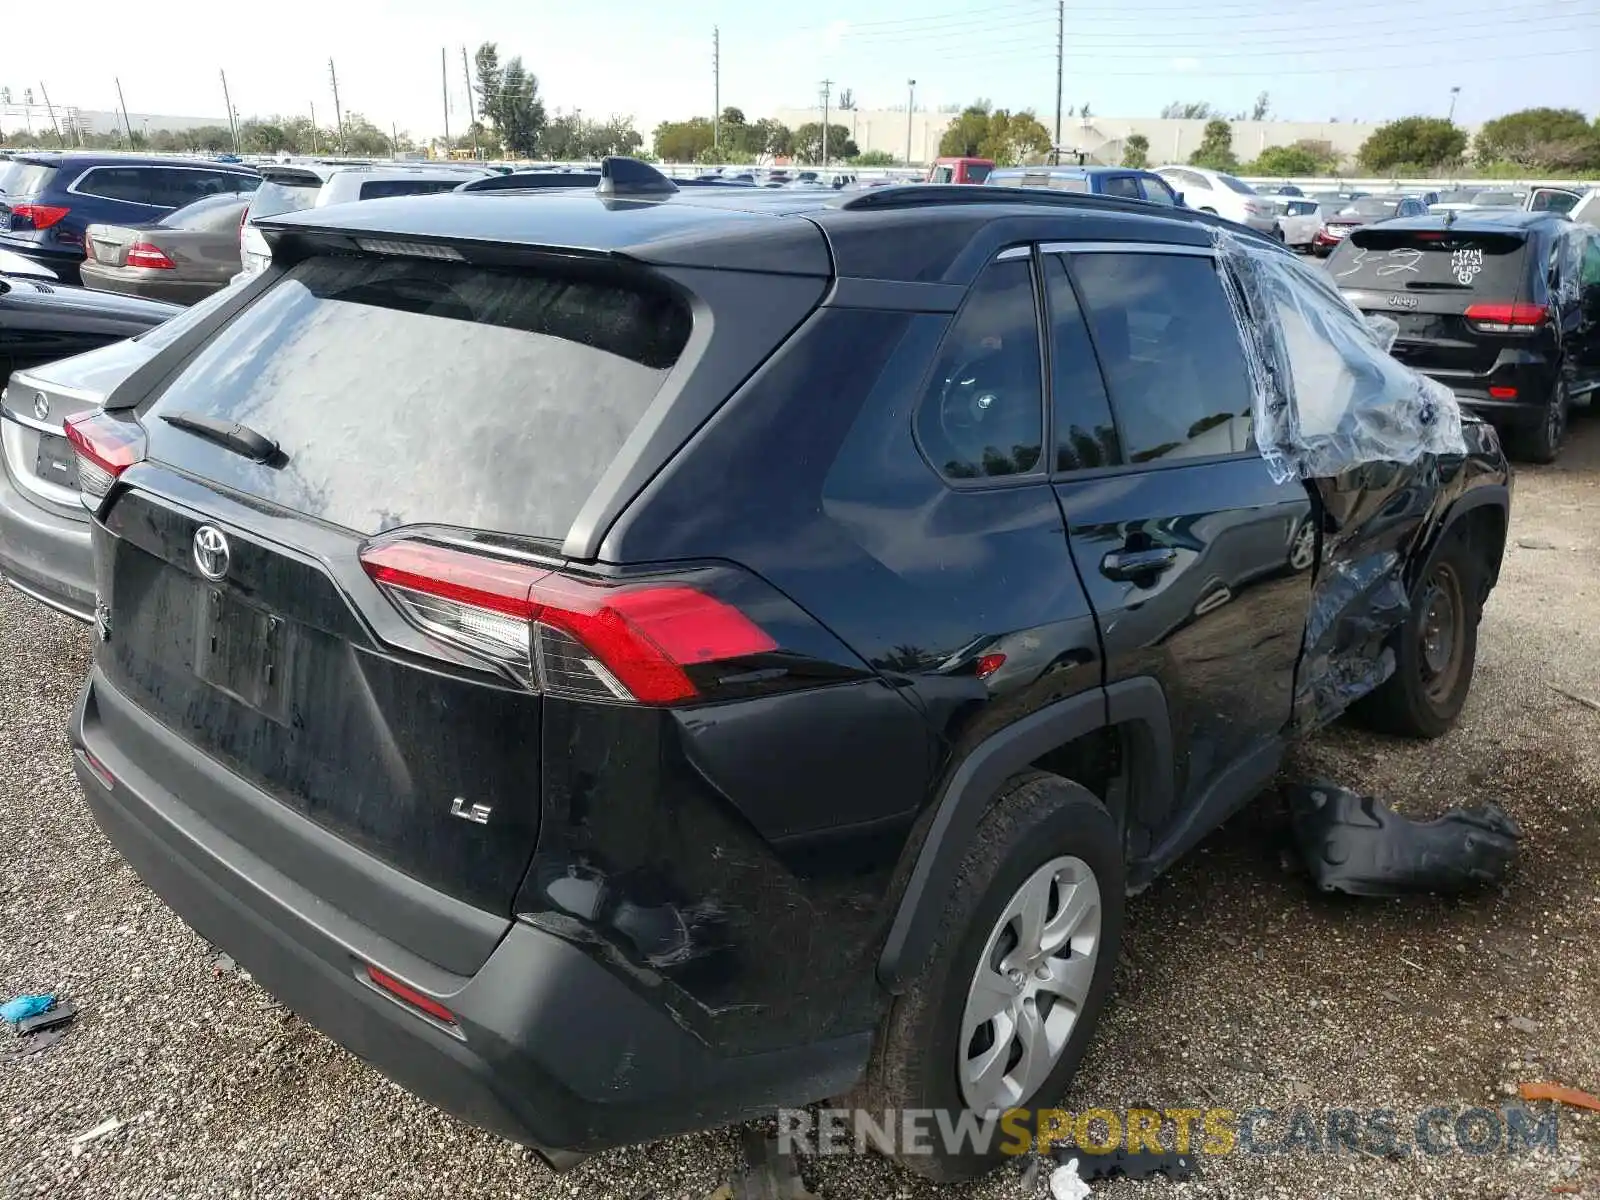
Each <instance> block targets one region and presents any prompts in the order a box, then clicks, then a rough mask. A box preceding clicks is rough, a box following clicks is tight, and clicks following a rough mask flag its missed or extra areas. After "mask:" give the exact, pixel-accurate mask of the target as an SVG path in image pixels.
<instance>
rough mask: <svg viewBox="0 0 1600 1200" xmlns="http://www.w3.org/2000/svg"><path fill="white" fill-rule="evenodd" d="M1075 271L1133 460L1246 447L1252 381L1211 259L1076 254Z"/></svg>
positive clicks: (1124, 441) (1126, 449) (1126, 447)
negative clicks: (1250, 382)
mask: <svg viewBox="0 0 1600 1200" xmlns="http://www.w3.org/2000/svg"><path fill="white" fill-rule="evenodd" d="M1072 270H1073V272H1074V274H1075V275H1076V277H1077V281H1078V286H1079V289H1080V290H1081V292H1082V294H1083V303H1084V307H1085V309H1086V310H1087V313H1088V317H1089V325H1090V328H1091V329H1092V330H1093V331H1094V338H1095V345H1096V348H1097V349H1098V350H1099V352H1100V362H1101V364H1102V366H1103V367H1104V368H1105V375H1106V380H1107V383H1108V384H1109V386H1110V391H1111V402H1112V404H1113V405H1114V407H1115V409H1116V414H1117V426H1118V429H1119V431H1120V433H1121V441H1122V447H1123V451H1124V453H1125V454H1126V456H1127V460H1128V461H1129V462H1135V463H1140V462H1152V461H1154V460H1156V459H1169V458H1190V457H1200V456H1207V455H1213V454H1230V453H1233V452H1235V451H1239V450H1243V449H1245V448H1246V446H1247V445H1248V437H1249V412H1250V385H1249V379H1248V376H1247V375H1246V373H1245V364H1244V352H1243V349H1242V347H1241V346H1240V342H1239V328H1238V325H1237V323H1236V322H1235V321H1234V318H1233V312H1232V310H1231V309H1230V308H1229V307H1228V302H1227V300H1226V298H1225V297H1224V296H1223V294H1222V285H1221V283H1220V282H1219V281H1218V279H1217V270H1216V267H1215V266H1214V265H1213V263H1212V260H1211V259H1210V258H1203V257H1199V256H1195V255H1176V254H1171V255H1169V254H1081V255H1075V256H1073V262H1072Z"/></svg>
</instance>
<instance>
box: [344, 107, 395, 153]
mask: <svg viewBox="0 0 1600 1200" xmlns="http://www.w3.org/2000/svg"><path fill="white" fill-rule="evenodd" d="M392 147H393V143H391V142H390V140H389V134H388V133H387V132H385V131H384V130H382V129H379V128H378V127H377V126H376V125H374V124H373V123H372V122H371V121H369V120H367V118H366V117H364V116H362V115H361V114H360V113H358V112H353V113H347V114H345V118H344V148H345V152H346V153H348V154H353V155H356V156H358V157H361V158H377V157H379V156H380V155H384V154H389V153H391V152H392Z"/></svg>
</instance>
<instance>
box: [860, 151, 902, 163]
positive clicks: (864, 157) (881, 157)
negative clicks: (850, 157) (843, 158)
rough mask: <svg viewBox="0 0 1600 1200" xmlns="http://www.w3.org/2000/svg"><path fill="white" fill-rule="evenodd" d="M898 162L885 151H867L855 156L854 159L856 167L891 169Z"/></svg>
mask: <svg viewBox="0 0 1600 1200" xmlns="http://www.w3.org/2000/svg"><path fill="white" fill-rule="evenodd" d="M899 161H900V160H899V159H897V158H896V157H895V156H894V155H892V154H890V153H889V152H888V151H887V150H868V151H867V152H866V153H864V154H858V155H856V159H855V163H856V166H858V167H892V166H894V165H895V163H897V162H899Z"/></svg>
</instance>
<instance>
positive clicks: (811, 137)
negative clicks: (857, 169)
mask: <svg viewBox="0 0 1600 1200" xmlns="http://www.w3.org/2000/svg"><path fill="white" fill-rule="evenodd" d="M860 153H861V148H860V147H859V146H857V145H856V144H855V142H853V141H851V140H850V130H849V129H847V128H846V127H845V126H843V125H838V124H835V123H833V122H829V124H828V161H829V162H838V161H840V160H842V159H847V158H855V157H856V156H857V155H858V154H860ZM794 155H795V157H796V158H798V159H799V160H800V161H801V162H805V163H820V162H821V161H822V123H821V122H820V121H807V122H806V123H805V124H804V125H802V126H800V128H799V129H796V130H795V131H794Z"/></svg>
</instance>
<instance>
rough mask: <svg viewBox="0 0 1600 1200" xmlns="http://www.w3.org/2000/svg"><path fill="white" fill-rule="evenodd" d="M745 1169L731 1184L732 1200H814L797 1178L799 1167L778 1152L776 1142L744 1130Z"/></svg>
mask: <svg viewBox="0 0 1600 1200" xmlns="http://www.w3.org/2000/svg"><path fill="white" fill-rule="evenodd" d="M739 1141H740V1144H741V1146H742V1148H743V1150H744V1158H745V1169H744V1171H743V1172H742V1173H741V1174H740V1175H739V1176H738V1177H737V1178H736V1179H735V1180H734V1181H733V1187H732V1189H731V1192H732V1197H733V1200H816V1193H814V1192H813V1191H811V1189H810V1188H808V1187H806V1185H805V1181H804V1180H803V1179H801V1178H800V1164H799V1163H798V1162H796V1161H795V1157H794V1155H792V1154H784V1153H782V1152H781V1151H780V1150H779V1149H778V1139H777V1138H775V1137H768V1136H767V1135H766V1134H764V1133H763V1132H762V1131H761V1130H760V1129H758V1128H756V1127H754V1126H751V1127H747V1128H746V1129H744V1130H743V1132H742V1133H741V1134H740V1138H739Z"/></svg>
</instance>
